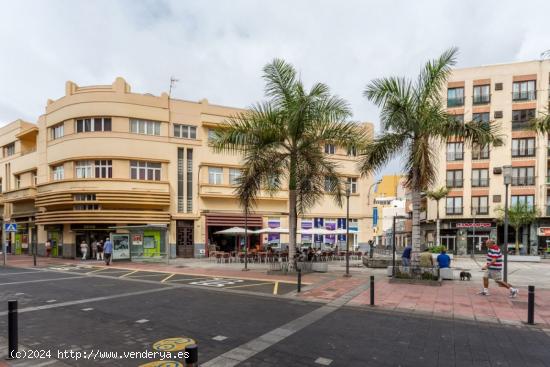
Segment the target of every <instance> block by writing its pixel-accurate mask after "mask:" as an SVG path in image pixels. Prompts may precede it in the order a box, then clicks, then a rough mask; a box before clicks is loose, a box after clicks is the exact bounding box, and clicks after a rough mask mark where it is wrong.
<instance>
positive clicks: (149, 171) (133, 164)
mask: <svg viewBox="0 0 550 367" xmlns="http://www.w3.org/2000/svg"><path fill="white" fill-rule="evenodd" d="M160 169H161V164H160V163H155V162H145V161H130V177H131V178H132V180H147V181H160Z"/></svg>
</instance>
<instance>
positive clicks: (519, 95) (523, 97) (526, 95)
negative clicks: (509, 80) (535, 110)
mask: <svg viewBox="0 0 550 367" xmlns="http://www.w3.org/2000/svg"><path fill="white" fill-rule="evenodd" d="M536 98H537V92H536V91H534V90H532V91H525V92H512V101H533V100H535V99H536Z"/></svg>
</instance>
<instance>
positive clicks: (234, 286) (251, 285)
mask: <svg viewBox="0 0 550 367" xmlns="http://www.w3.org/2000/svg"><path fill="white" fill-rule="evenodd" d="M266 284H271V282H269V283H254V284H243V285H232V286H230V287H223V288H225V289H229V288H242V287H253V286H255V285H266Z"/></svg>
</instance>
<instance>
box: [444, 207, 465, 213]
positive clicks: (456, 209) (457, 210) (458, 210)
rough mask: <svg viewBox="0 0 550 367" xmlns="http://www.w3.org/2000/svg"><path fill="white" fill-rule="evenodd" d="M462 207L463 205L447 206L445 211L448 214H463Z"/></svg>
mask: <svg viewBox="0 0 550 367" xmlns="http://www.w3.org/2000/svg"><path fill="white" fill-rule="evenodd" d="M462 209H463V208H462V207H461V206H448V207H445V213H446V214H447V215H461V214H462Z"/></svg>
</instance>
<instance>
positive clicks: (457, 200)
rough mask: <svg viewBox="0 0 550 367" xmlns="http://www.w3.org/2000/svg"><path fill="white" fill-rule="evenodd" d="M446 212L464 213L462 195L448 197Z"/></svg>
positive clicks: (450, 213)
mask: <svg viewBox="0 0 550 367" xmlns="http://www.w3.org/2000/svg"><path fill="white" fill-rule="evenodd" d="M446 201H447V205H446V207H445V212H446V213H447V214H448V215H453V214H462V196H455V197H448V198H447V199H446Z"/></svg>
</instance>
